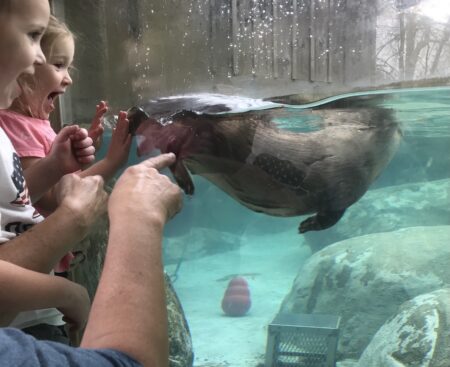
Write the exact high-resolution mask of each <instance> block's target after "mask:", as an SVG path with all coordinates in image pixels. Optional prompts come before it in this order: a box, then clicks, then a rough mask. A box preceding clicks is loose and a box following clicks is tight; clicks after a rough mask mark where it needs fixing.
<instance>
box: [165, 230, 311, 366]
mask: <svg viewBox="0 0 450 367" xmlns="http://www.w3.org/2000/svg"><path fill="white" fill-rule="evenodd" d="M242 239H243V241H242V243H243V245H242V246H241V247H240V249H239V250H236V251H230V252H226V253H222V254H216V255H213V256H208V257H204V258H201V259H198V260H193V261H186V262H183V263H182V265H181V267H180V269H179V271H178V279H177V280H176V282H175V283H174V287H175V289H176V291H177V294H178V296H179V298H180V301H181V303H182V305H183V309H184V311H185V314H186V318H187V320H188V323H189V327H190V330H191V334H192V342H193V347H194V353H195V361H194V366H196V367H207V366H208V367H216V366H217V367H219V366H220V367H221V366H232V367H241V366H242V367H244V366H245V367H252V366H257V365H258V363H261V362H263V361H264V355H265V352H266V342H267V326H268V324H269V323H270V322H271V321H272V320H273V318H274V317H275V315H276V314H277V313H278V311H279V308H280V305H281V302H282V301H283V299H284V298H285V296H286V295H287V294H288V293H289V291H290V289H291V287H292V283H293V280H294V279H295V277H296V275H297V273H298V270H299V269H300V267H301V265H302V263H303V262H304V261H305V260H306V259H307V258H308V257H309V256H310V251H309V248H308V247H307V246H303V245H302V243H303V242H302V237H301V236H299V235H298V234H297V231H296V230H295V227H294V228H293V229H292V230H289V231H287V232H282V233H277V234H275V235H264V236H257V235H244V237H243V238H242ZM166 271H167V272H168V273H169V274H170V273H171V272H173V271H174V267H173V266H167V267H166ZM233 275H241V276H243V277H245V279H246V280H247V281H248V283H249V288H250V292H251V299H252V307H251V309H250V311H249V313H248V314H247V315H246V316H243V317H228V316H226V315H225V314H224V313H223V311H222V309H221V301H222V297H223V294H224V292H225V289H226V287H227V285H228V282H229V279H230V278H231V277H232V276H233Z"/></svg>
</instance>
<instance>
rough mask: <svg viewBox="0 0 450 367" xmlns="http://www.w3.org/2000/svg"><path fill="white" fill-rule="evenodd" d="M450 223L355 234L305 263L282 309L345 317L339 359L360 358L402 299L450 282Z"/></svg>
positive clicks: (318, 253) (340, 339) (404, 299)
mask: <svg viewBox="0 0 450 367" xmlns="http://www.w3.org/2000/svg"><path fill="white" fill-rule="evenodd" d="M449 244H450V226H430V227H413V228H405V229H402V230H399V231H395V232H386V233H374V234H370V235H365V236H360V237H355V238H351V239H348V240H345V241H342V242H338V243H336V244H334V245H331V246H328V247H326V248H324V249H323V250H321V251H319V252H317V253H315V254H314V255H313V256H312V257H310V258H309V259H308V260H307V261H306V262H305V263H304V265H303V266H302V267H301V268H300V270H299V272H298V275H297V277H296V279H295V281H294V285H293V287H292V290H291V292H290V294H289V295H288V296H287V297H286V298H285V300H284V301H283V304H282V307H281V310H282V311H288V312H294V313H326V314H334V315H339V316H341V318H342V320H341V334H340V338H339V345H338V352H339V356H340V357H339V359H343V358H353V359H357V358H359V356H360V355H361V353H362V352H363V350H364V349H365V347H366V346H367V345H368V343H369V342H370V340H371V339H372V337H373V335H374V334H375V333H376V331H377V330H378V329H379V328H380V327H381V325H382V324H383V323H384V322H385V321H386V319H388V318H389V317H390V316H392V315H393V314H394V313H395V312H396V310H397V307H398V306H399V305H401V304H402V303H403V302H405V301H407V300H409V299H411V298H413V297H415V296H417V295H420V294H422V293H426V292H431V291H433V290H436V289H439V288H442V287H445V286H446V285H448V284H450V267H449V266H448V263H449V259H450V246H449Z"/></svg>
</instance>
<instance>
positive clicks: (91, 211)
mask: <svg viewBox="0 0 450 367" xmlns="http://www.w3.org/2000/svg"><path fill="white" fill-rule="evenodd" d="M57 192H58V195H59V196H60V198H58V202H59V203H60V205H59V207H58V208H57V209H56V211H55V212H53V213H52V214H51V215H50V216H48V217H47V218H46V219H45V220H44V221H42V222H40V223H38V224H36V225H34V226H33V227H32V228H30V229H29V230H27V231H26V232H24V233H22V234H21V235H20V236H18V237H15V238H13V239H12V240H10V241H7V242H4V243H2V244H0V259H2V260H6V261H9V262H11V263H13V264H17V265H19V266H22V267H24V268H27V269H30V270H35V271H39V272H43V273H49V272H50V271H51V269H53V267H54V266H55V264H56V263H57V262H58V261H59V260H60V259H61V258H62V257H63V256H64V255H65V254H66V253H67V252H68V251H70V250H71V249H72V248H73V246H74V245H75V244H77V243H78V242H79V241H80V240H81V239H83V238H84V237H85V236H86V234H87V232H88V230H89V227H90V226H91V225H92V224H93V223H94V222H95V221H96V219H97V218H98V217H99V216H100V215H101V214H103V213H104V211H105V209H106V201H107V194H106V193H105V192H104V190H103V180H102V178H101V177H100V176H91V177H87V178H80V177H78V176H77V175H75V174H71V175H66V176H64V177H63V178H62V180H61V182H60V183H59V184H58V189H57Z"/></svg>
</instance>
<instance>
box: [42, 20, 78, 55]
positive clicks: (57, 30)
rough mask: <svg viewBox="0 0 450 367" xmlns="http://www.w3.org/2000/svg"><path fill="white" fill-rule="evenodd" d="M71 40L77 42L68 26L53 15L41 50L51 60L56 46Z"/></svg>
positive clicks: (43, 38)
mask: <svg viewBox="0 0 450 367" xmlns="http://www.w3.org/2000/svg"><path fill="white" fill-rule="evenodd" d="M66 38H71V39H72V40H74V41H75V35H74V34H73V33H72V32H71V31H70V30H69V28H67V26H66V24H65V23H63V22H61V21H60V20H59V19H58V18H56V17H55V16H53V15H51V16H50V21H49V23H48V26H47V29H46V30H45V33H44V35H43V36H42V39H41V48H42V52H43V53H44V55H45V57H46V58H47V59H49V58H51V57H52V56H53V55H52V52H53V48H54V46H55V44H56V43H57V42H58V41H59V40H61V39H66Z"/></svg>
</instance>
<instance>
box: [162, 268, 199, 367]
mask: <svg viewBox="0 0 450 367" xmlns="http://www.w3.org/2000/svg"><path fill="white" fill-rule="evenodd" d="M165 280H166V302H167V316H168V320H169V365H170V367H192V365H193V363H194V352H193V349H192V339H191V333H190V331H189V326H188V323H187V321H186V317H185V316H184V312H183V307H182V306H181V303H180V300H179V299H178V296H177V294H176V292H175V289H174V288H173V286H172V282H171V281H170V278H169V276H168V275H167V274H166V275H165Z"/></svg>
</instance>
